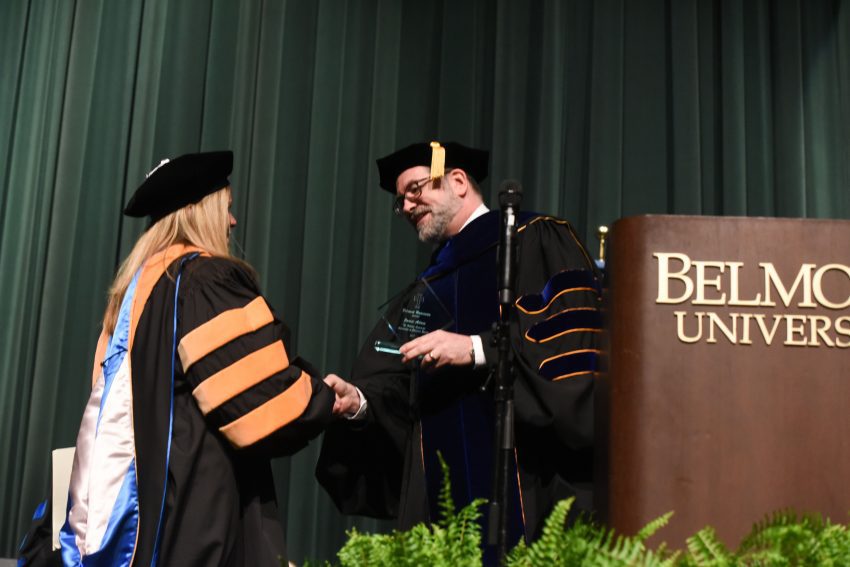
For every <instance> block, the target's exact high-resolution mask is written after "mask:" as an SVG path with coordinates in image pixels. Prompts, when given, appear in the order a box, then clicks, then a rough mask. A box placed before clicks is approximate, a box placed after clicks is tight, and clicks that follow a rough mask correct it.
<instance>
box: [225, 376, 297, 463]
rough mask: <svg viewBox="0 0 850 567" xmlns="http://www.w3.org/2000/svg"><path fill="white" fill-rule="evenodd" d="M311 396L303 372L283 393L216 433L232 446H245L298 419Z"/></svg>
mask: <svg viewBox="0 0 850 567" xmlns="http://www.w3.org/2000/svg"><path fill="white" fill-rule="evenodd" d="M312 394H313V385H312V383H311V382H310V376H309V375H308V374H307V373H306V372H304V371H302V372H301V377H300V378H298V380H296V381H295V383H294V384H292V385H291V386H290V387H289V388H287V389H286V390H285V391H284V392H282V393H281V394H278V395H277V396H275V397H274V398H272V399H270V400H269V401H267V402H266V403H264V404H263V405H261V406H260V407H258V408H255V409H254V410H252V411H250V412H248V413H246V414H245V415H243V416H242V417H240V418H239V419H237V420H235V421H231V422H230V423H228V424H227V425H225V426H223V427H220V428H219V431H221V432H222V433H223V434H224V436H225V437H227V439H228V441H230V443H231V444H233V446H234V447H237V448H240V449H241V448H243V447H247V446H249V445H252V444H253V443H256V442H257V441H259V440H260V439H263V438H265V437H268V436H269V435H271V434H272V433H274V432H275V431H277V430H278V429H280V428H281V427H283V426H284V425H286V424H288V423H290V422H292V421H294V420H296V419H298V417H299V416H300V415H301V414H302V413H304V410H305V409H307V404H309V403H310V396H311V395H312Z"/></svg>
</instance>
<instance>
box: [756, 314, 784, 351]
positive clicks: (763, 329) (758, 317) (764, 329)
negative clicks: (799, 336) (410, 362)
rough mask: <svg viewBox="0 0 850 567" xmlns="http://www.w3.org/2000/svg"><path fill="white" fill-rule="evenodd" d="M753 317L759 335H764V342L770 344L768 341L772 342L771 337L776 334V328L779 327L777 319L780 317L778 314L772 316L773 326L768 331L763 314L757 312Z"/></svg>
mask: <svg viewBox="0 0 850 567" xmlns="http://www.w3.org/2000/svg"><path fill="white" fill-rule="evenodd" d="M755 317H756V323H758V324H759V330H761V336H762V337H764V344H766V345H768V346H770V343H772V342H773V337H774V336H775V335H776V329H778V328H779V321H780V320H781V319H782V317H780V316H779V315H774V316H773V327H771V328H770V332H768V330H767V327H766V326H765V324H764V314H762V313H758V314H756V316H755Z"/></svg>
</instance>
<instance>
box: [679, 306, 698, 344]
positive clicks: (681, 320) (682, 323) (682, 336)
mask: <svg viewBox="0 0 850 567" xmlns="http://www.w3.org/2000/svg"><path fill="white" fill-rule="evenodd" d="M687 314H688V313H687V311H674V312H673V315H675V316H676V332H677V333H678V335H679V340H680V341H682V342H683V343H689V344H693V343H696V342H699V340H700V339H701V338H702V316H703V315H705V313H701V312H699V311H697V312H696V313H694V315H696V318H697V334H696V336H695V337H689V336H687V335H686V334H685V315H687Z"/></svg>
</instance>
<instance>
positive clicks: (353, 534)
mask: <svg viewBox="0 0 850 567" xmlns="http://www.w3.org/2000/svg"><path fill="white" fill-rule="evenodd" d="M438 457H439V459H440V466H441V467H442V470H443V486H442V488H441V489H440V496H439V508H440V513H441V518H440V520H439V521H438V522H437V523H435V524H432V525H431V526H426V525H425V524H417V525H416V526H414V527H413V528H412V529H410V530H408V531H405V532H400V531H393V532H392V533H391V534H385V535H368V534H361V533H360V532H358V531H357V530H356V529H352V530H350V531H349V532H348V536H349V539H348V541H347V542H346V544H345V545H344V546H343V548H342V549H341V550H340V551H339V553H338V554H337V556H338V557H339V565H340V567H355V566H361V565H369V566H382V565H383V566H388V567H389V566H393V567H396V566H398V567H406V566H410V567H419V566H420V565H434V566H440V567H479V566H480V565H481V528H480V527H479V525H478V519H479V518H480V517H481V511H480V507H481V506H482V505H483V504H484V503H485V500H483V499H480V498H479V499H476V500H473V501H472V502H470V503H469V504H468V505H466V506H464V507H463V508H462V509H461V510H460V511H459V512H455V504H454V500H453V499H452V493H451V484H450V482H449V469H448V465H446V463H445V461H444V460H443V457H442V456H441V455H438Z"/></svg>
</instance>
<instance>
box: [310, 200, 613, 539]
mask: <svg viewBox="0 0 850 567" xmlns="http://www.w3.org/2000/svg"><path fill="white" fill-rule="evenodd" d="M499 222H500V219H499V214H498V212H490V213H488V214H486V215H483V216H482V217H479V218H477V219H476V220H474V221H473V222H471V223H470V224H469V225H468V226H467V227H465V228H464V229H463V230H462V231H461V232H460V233H459V234H458V235H456V236H455V237H453V238H452V239H450V240H449V241H447V242H446V243H444V244H443V245H442V246H441V247H440V248H439V249H438V250H437V251H436V252H435V255H434V257H433V258H432V262H431V265H430V266H429V267H428V268H427V269H426V270H425V272H423V274H422V276H421V278H422V279H424V280H425V281H427V282H428V285H429V286H430V288H431V289H433V290H434V292H435V293H436V295H437V296H438V297H439V300H440V302H442V304H443V305H444V306H445V307H446V308H447V309H448V311H449V312H450V315H451V317H452V319H453V325H452V327H451V328H450V329H448V330H451V331H455V332H459V333H463V334H467V335H472V334H479V335H481V336H482V339H483V342H484V346H485V351H486V356H487V361H488V366H490V365H492V364H493V363H494V362H495V361H496V359H497V353H496V351H495V347H493V346H492V344H491V340H490V339H491V328H492V323H493V322H495V321H496V320H497V319H498V309H499V308H498V297H497V242H498V234H499ZM520 224H521V226H520V227H519V230H518V234H519V246H518V257H519V266H518V275H517V278H516V291H517V294H516V297H517V298H518V299H517V301H516V303H515V305H516V308H515V314H516V317H514V319H513V321H514V323H513V327H512V329H511V337H510V342H511V346H512V349H513V352H514V354H515V360H516V365H517V371H518V372H517V380H516V383H515V407H516V462H515V466H516V467H517V470H518V473H519V474H518V477H519V480H518V483H519V487H518V491H519V494H518V495H517V496H515V497H514V504H515V506H514V510H513V512H512V518H513V523H514V524H515V525H517V524H518V525H519V528H520V533H522V531H524V533H525V535H526V537H527V538H528V539H534V537H536V536H537V535H538V534H539V530H540V529H541V527H542V523H543V520H545V517H546V516H547V515H548V513H549V512H550V511H551V508H552V506H553V505H554V503H555V502H557V501H558V500H560V499H563V498H567V497H569V496H576V499H577V500H576V506H575V507H574V508H575V509H577V510H579V509H580V510H587V511H590V510H592V506H593V503H592V462H593V389H594V373H595V370H596V367H597V366H596V364H597V357H598V353H599V351H598V340H599V334H600V331H601V327H602V325H601V317H600V312H599V302H600V283H599V279H598V277H597V272H596V269H595V265H594V263H593V262H592V260H591V259H590V258H589V256H588V254H587V252H586V251H585V249H584V247H583V246H582V244H581V243H580V241H579V239H578V238H577V237H576V235H575V233H574V231H573V229H572V227H571V226H570V225H569V223H567V222H566V221H563V220H560V219H556V218H552V217H544V216H539V215H532V214H525V215H523V216H522V218H521V223H520ZM410 289H411V293H413V290H417V289H421V285H420V286H416V285H414V286H411V288H410ZM410 301H411V297H410V293H407V294H404V293H403V294H402V295H401V297H399V298H398V299H397V300H396V301H395V302H394V303H393V304H392V306H391V307H390V309H389V311H388V313H387V316H386V319H387V320H389V321H392V320H394V319H395V318H397V317H399V312H400V310H401V309H402V308H403V306H405V305H407V306H409V305H410ZM393 338H394V336H393V333H392V332H391V330H390V328H389V326H388V325H387V321H386V320H384V319H381V320H380V321H379V322H378V324H377V325H376V326H375V328H374V330H373V331H372V333H371V334H370V335H369V337H368V338H367V339H366V343H365V345H364V346H363V348H362V350H361V351H360V354H359V356H358V358H357V360H356V361H355V364H354V368H353V370H352V373H351V381H352V383H354V384H355V385H356V386H357V387H358V388H360V389H361V391H362V392H363V393H364V396H365V397H366V399H367V401H368V412H367V418H366V419H365V420H362V421H349V422H344V421H340V422H338V423H335V424H334V425H333V426H332V427H331V428H330V429H329V430H328V431H327V432H326V434H325V437H324V442H323V446H322V452H321V456H320V459H319V463H318V465H317V477H318V479H319V481H320V483H321V484H322V485H323V486H324V487H325V489H326V490H327V491H328V492H329V494H330V495H331V497H332V498H333V500H334V502H335V503H336V504H337V506H338V507H339V508H340V510H341V511H342V512H343V513H347V514H361V515H367V516H372V517H378V518H397V519H398V521H399V527H401V528H403V529H404V528H408V527H410V526H411V525H413V524H415V523H417V522H421V521H429V520H436V519H437V517H435V510H436V506H435V505H436V502H435V495H436V493H437V490H438V489H439V486H440V482H441V476H440V473H439V467H438V466H437V460H436V451H438V450H439V451H440V452H441V453H442V455H443V456H444V458H445V459H446V461H447V462H448V464H449V467H450V468H451V472H452V495H453V497H454V499H455V503H456V505H458V506H462V505H464V504H466V503H468V502H470V501H471V500H472V499H473V498H476V497H484V498H489V497H490V484H491V482H492V480H491V475H492V450H493V444H492V443H493V441H492V427H493V426H492V403H493V402H492V394H491V388H490V389H488V390H486V391H485V392H483V393H482V391H481V386H482V384H484V383H485V382H486V380H487V376H488V373H489V372H490V368H489V367H484V368H479V369H472V367H455V368H445V369H441V370H438V371H436V372H433V373H431V374H426V373H420V372H418V370H417V369H416V368H415V366H414V365H409V366H405V365H403V364H402V363H401V360H400V357H398V356H394V355H390V354H384V353H381V352H376V351H375V349H374V348H373V347H374V344H375V341H378V340H393ZM490 384H491V385H492V381H491V382H490ZM514 476H517V475H514ZM516 488H517V487H516V486H515V489H516ZM518 500H519V501H520V503H518V502H517V501H518ZM513 533H514V537H515V538H516V537H519V533H517V531H513ZM513 543H515V540H514V541H512V542H511V544H513Z"/></svg>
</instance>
